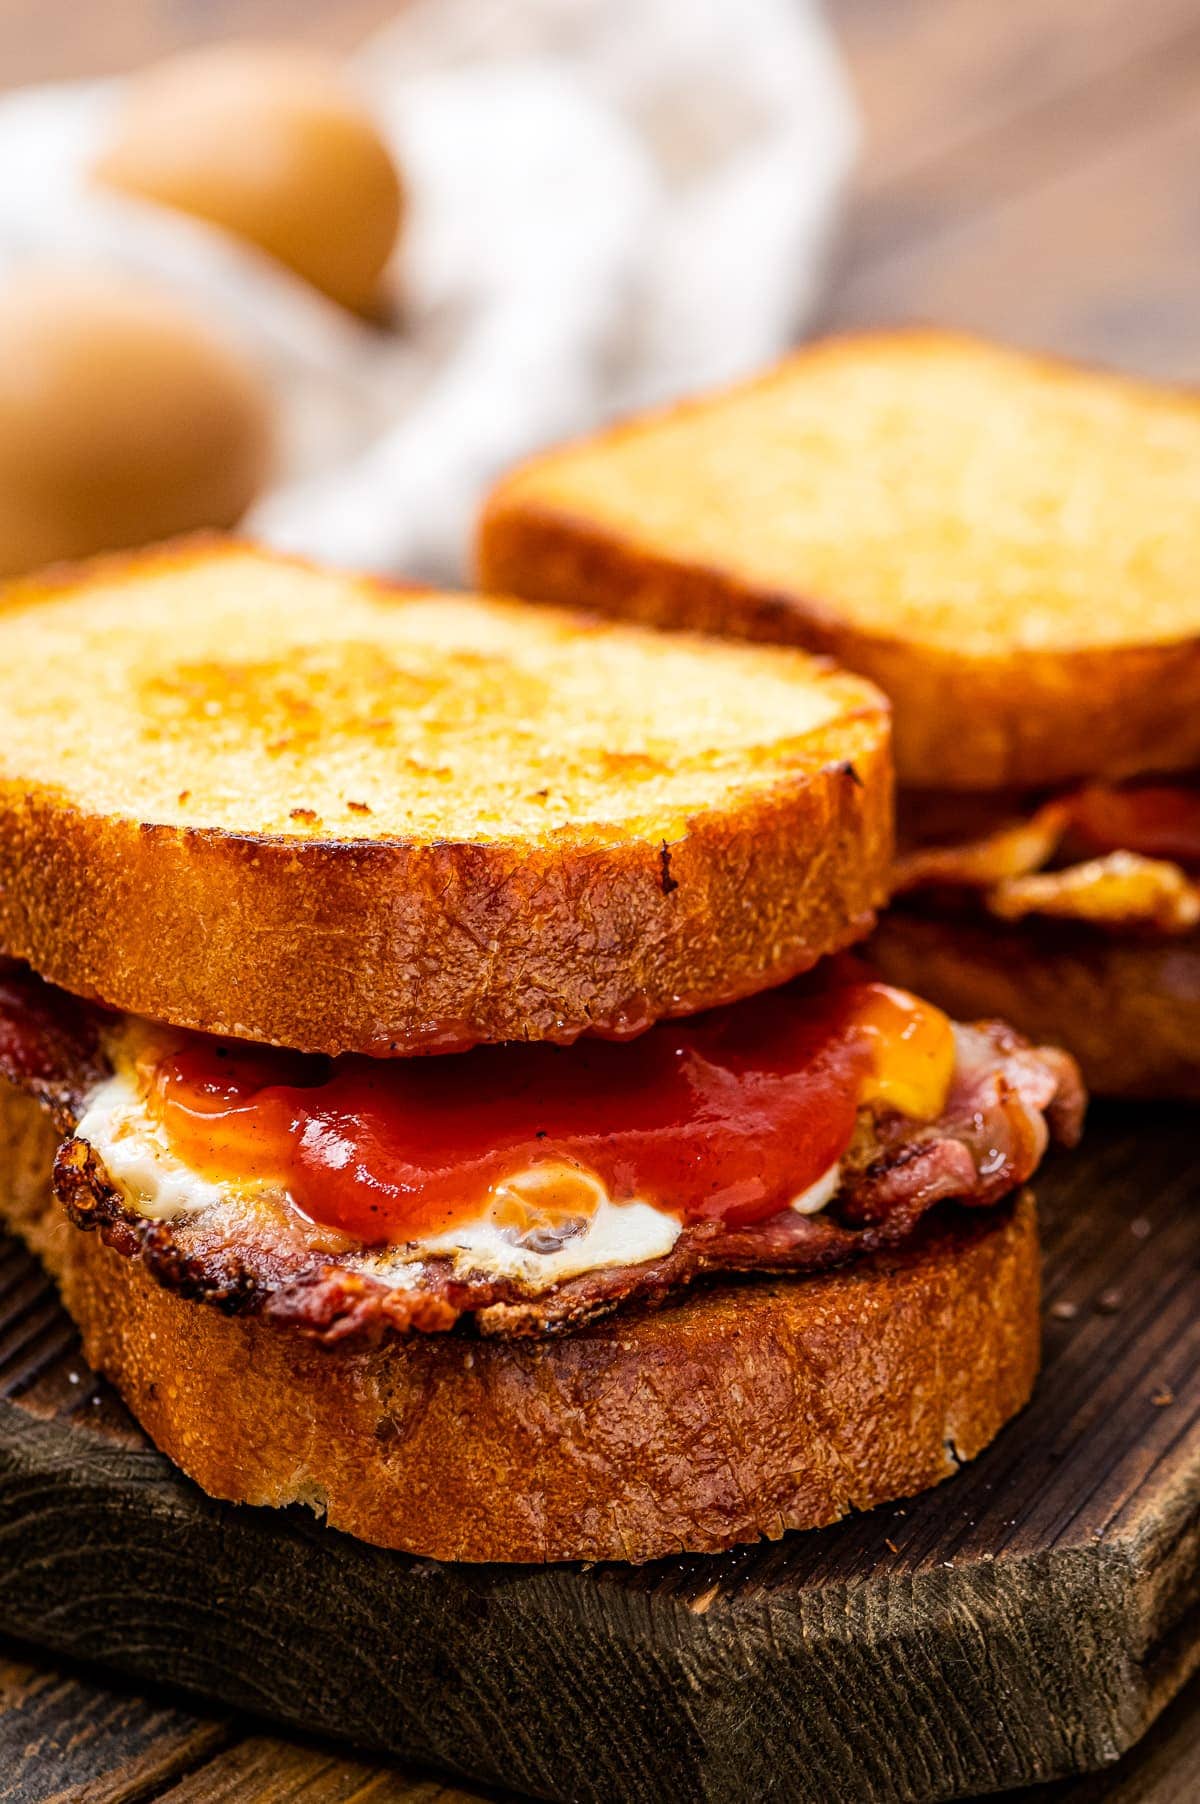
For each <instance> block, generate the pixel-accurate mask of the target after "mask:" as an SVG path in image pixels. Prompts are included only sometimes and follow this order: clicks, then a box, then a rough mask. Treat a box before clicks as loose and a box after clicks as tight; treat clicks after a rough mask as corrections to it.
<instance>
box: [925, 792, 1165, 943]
mask: <svg viewBox="0 0 1200 1804" xmlns="http://www.w3.org/2000/svg"><path fill="white" fill-rule="evenodd" d="M956 799H957V802H958V808H957V810H956V812H957V814H958V816H959V819H958V822H957V831H956V832H952V833H951V834H950V835H949V836H948V837H947V836H944V834H942V833H938V832H937V831H936V830H935V832H934V834H933V836H932V837H931V838H929V839H925V838H924V835H923V833H922V832H921V828H922V826H923V823H922V820H921V814H922V801H921V798H920V796H910V797H909V798H908V801H907V803H906V809H905V812H906V814H907V817H908V818H907V821H905V820H902V823H901V851H900V854H899V856H898V857H897V860H896V864H895V867H894V871H893V879H892V893H893V895H894V896H895V897H898V898H905V897H910V896H917V897H919V896H920V895H921V894H922V893H928V892H934V893H937V892H940V891H946V890H951V891H954V890H959V891H963V892H967V893H973V894H975V895H976V896H978V898H979V902H980V904H981V905H982V907H983V908H984V909H985V910H986V911H987V912H988V913H989V914H992V915H995V916H996V917H997V918H998V919H1000V920H1005V921H1020V920H1024V919H1026V918H1027V917H1028V916H1030V915H1040V916H1045V917H1049V918H1056V919H1059V920H1068V921H1078V922H1081V923H1084V924H1087V925H1089V926H1094V927H1098V928H1100V929H1102V930H1106V931H1109V932H1114V933H1120V932H1125V931H1130V930H1133V931H1137V932H1141V933H1146V934H1151V935H1163V936H1176V935H1180V934H1186V933H1190V932H1191V931H1192V930H1193V928H1195V927H1196V926H1197V925H1198V924H1200V881H1197V880H1196V879H1195V878H1194V877H1192V876H1191V875H1189V873H1188V871H1187V870H1185V869H1184V868H1183V866H1182V864H1181V863H1180V862H1179V861H1178V860H1179V859H1180V858H1181V857H1182V849H1183V848H1184V847H1185V846H1186V847H1190V846H1191V844H1192V841H1193V839H1196V837H1197V835H1198V834H1200V788H1198V787H1197V785H1196V784H1195V782H1194V781H1193V782H1192V783H1188V784H1185V783H1183V782H1179V783H1177V784H1175V785H1172V784H1169V783H1162V784H1155V785H1150V786H1144V787H1141V788H1139V787H1138V786H1137V785H1134V786H1132V787H1130V788H1129V789H1127V790H1122V789H1120V788H1113V787H1111V786H1106V785H1103V784H1091V785H1088V786H1087V787H1085V788H1082V789H1079V790H1075V791H1072V792H1070V793H1067V794H1064V795H1060V796H1055V797H1053V798H1052V799H1051V800H1050V801H1048V802H1043V803H1042V804H1041V805H1040V806H1038V807H1034V808H1033V809H1032V811H1025V812H1022V810H1021V808H1020V805H1019V803H1018V802H1015V801H1014V802H1013V803H1012V804H1011V808H1010V810H1009V811H1008V812H1005V811H1004V810H1003V809H1001V811H1000V812H999V813H997V801H996V800H995V799H992V798H979V799H978V803H977V806H978V813H979V816H980V824H979V825H978V826H977V827H976V828H975V829H974V830H970V829H968V831H966V833H964V832H963V829H964V827H966V826H967V820H966V817H965V814H964V806H963V805H964V798H962V797H959V798H956ZM926 802H927V804H928V805H929V806H931V807H932V810H933V816H934V822H935V823H936V821H937V817H938V814H939V813H941V814H944V813H945V798H943V797H938V796H934V797H932V798H930V797H927V798H926ZM1139 803H1141V804H1147V805H1148V804H1151V803H1152V804H1153V809H1154V815H1153V818H1151V819H1150V820H1149V821H1148V822H1146V823H1143V828H1144V830H1143V831H1142V832H1141V833H1140V834H1139V832H1138V831H1137V829H1138V825H1139V823H1138V808H1139ZM1172 803H1174V805H1175V807H1176V808H1177V810H1178V813H1179V821H1178V836H1177V837H1178V844H1177V845H1173V846H1172V847H1171V848H1170V850H1169V852H1168V853H1167V854H1166V855H1163V854H1160V853H1158V852H1156V851H1148V850H1146V849H1145V848H1146V847H1147V846H1152V845H1153V841H1154V831H1157V832H1158V833H1160V834H1161V833H1162V832H1163V831H1164V817H1168V816H1169V811H1170V807H1171V805H1172ZM914 829H916V834H915V839H916V843H913V840H914V831H913V830H914ZM1122 829H1128V830H1129V837H1130V838H1131V839H1133V840H1138V839H1139V838H1140V840H1141V842H1142V843H1141V844H1140V845H1133V846H1131V847H1128V848H1126V847H1124V846H1122V845H1120V844H1119V843H1115V844H1110V843H1109V841H1110V839H1113V838H1115V839H1116V840H1117V841H1119V840H1120V837H1121V832H1122ZM1064 842H1068V845H1070V844H1071V843H1072V842H1074V845H1075V851H1074V852H1073V853H1071V854H1070V855H1069V856H1068V857H1067V859H1066V861H1065V862H1064V863H1061V864H1059V865H1058V866H1057V867H1053V868H1050V869H1047V868H1046V867H1047V866H1052V861H1053V860H1055V858H1056V857H1057V858H1059V859H1061V858H1062V852H1063V847H1064ZM1080 845H1082V846H1084V847H1086V848H1087V850H1088V851H1090V852H1092V853H1094V854H1095V855H1094V856H1083V857H1080V856H1078V855H1077V853H1078V847H1079V846H1080Z"/></svg>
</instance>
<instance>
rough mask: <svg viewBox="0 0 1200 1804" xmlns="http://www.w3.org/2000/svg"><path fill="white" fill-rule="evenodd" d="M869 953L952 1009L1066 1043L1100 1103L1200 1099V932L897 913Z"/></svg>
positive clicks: (897, 979)
mask: <svg viewBox="0 0 1200 1804" xmlns="http://www.w3.org/2000/svg"><path fill="white" fill-rule="evenodd" d="M865 950H866V953H867V956H868V957H869V958H870V959H871V960H872V962H873V963H874V964H876V965H877V966H878V967H879V969H880V971H882V973H883V975H884V976H885V977H887V978H888V979H889V980H890V981H891V982H892V983H898V984H904V983H910V984H919V985H920V988H921V993H922V994H923V995H925V996H928V998H929V999H930V1001H932V1002H936V1003H938V1004H940V1006H941V1007H942V1008H945V1009H948V1010H950V1011H951V1012H952V1013H955V1014H958V1015H960V1016H962V1017H964V1018H966V1019H968V1020H969V1019H971V1018H972V1017H973V1016H975V1015H993V1014H994V1015H1000V1016H1002V1017H1003V1018H1004V1019H1005V1020H1006V1021H1011V1022H1012V1024H1013V1025H1014V1026H1015V1027H1017V1028H1019V1029H1020V1030H1021V1032H1022V1033H1025V1034H1029V1035H1031V1036H1032V1037H1033V1038H1035V1039H1037V1040H1048V1041H1052V1042H1053V1043H1054V1044H1056V1045H1058V1046H1065V1047H1066V1048H1067V1050H1068V1052H1071V1053H1073V1054H1074V1055H1075V1057H1076V1059H1078V1061H1079V1064H1080V1066H1081V1068H1082V1070H1083V1075H1084V1080H1085V1082H1086V1083H1087V1086H1088V1088H1089V1090H1093V1091H1095V1093H1096V1094H1097V1095H1098V1096H1142V1097H1147V1096H1177V1097H1194V1098H1196V1099H1200V931H1198V932H1193V933H1191V934H1188V935H1185V936H1184V937H1182V938H1179V939H1161V938H1138V937H1134V936H1132V935H1120V934H1113V933H1106V932H1099V931H1089V929H1088V928H1086V927H1081V926H1080V925H1079V924H1078V923H1077V922H1056V921H1021V922H1019V923H1018V924H1017V925H1015V926H1007V925H1005V924H1004V923H1002V922H999V921H990V920H976V919H973V918H972V919H960V918H951V917H947V916H946V915H932V914H923V913H920V912H917V911H913V912H911V913H910V912H909V911H908V910H907V909H900V908H896V909H891V910H889V911H888V913H887V914H885V915H884V916H883V917H882V918H881V920H880V922H879V925H878V927H877V929H876V931H875V933H874V935H873V936H872V938H871V940H870V941H869V942H868V944H867V947H866V948H865Z"/></svg>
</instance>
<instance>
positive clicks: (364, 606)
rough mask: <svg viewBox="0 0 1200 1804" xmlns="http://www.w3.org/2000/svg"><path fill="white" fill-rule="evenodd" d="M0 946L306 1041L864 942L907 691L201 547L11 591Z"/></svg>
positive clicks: (710, 978) (666, 988) (469, 1029)
mask: <svg viewBox="0 0 1200 1804" xmlns="http://www.w3.org/2000/svg"><path fill="white" fill-rule="evenodd" d="M0 729H2V730H0V953H7V954H10V955H13V956H16V957H20V958H25V959H27V960H28V961H29V962H30V963H31V964H32V965H33V966H34V967H35V969H37V970H38V971H40V972H41V973H42V974H43V975H44V976H47V977H49V978H51V979H52V980H53V981H55V982H57V983H60V984H62V985H64V986H65V987H66V988H68V989H71V990H73V991H75V992H77V993H80V994H84V995H88V996H95V997H98V998H99V999H100V1000H101V1001H103V1002H106V1003H109V1004H111V1005H113V1006H115V1007H118V1008H122V1009H127V1010H132V1011H134V1012H137V1013H139V1014H144V1015H148V1016H152V1017H155V1018H157V1019H161V1020H165V1021H169V1022H172V1023H174V1024H177V1025H181V1026H188V1027H198V1028H205V1029H210V1030H212V1031H217V1032H222V1033H234V1034H240V1035H243V1036H245V1037H247V1038H251V1039H260V1040H267V1041H275V1042H278V1043H282V1044H285V1045H290V1046H293V1047H297V1048H300V1049H303V1050H317V1051H326V1052H338V1051H343V1050H347V1049H354V1050H359V1051H366V1052H374V1053H396V1052H412V1051H422V1050H429V1049H435V1048H445V1047H452V1046H459V1045H465V1044H468V1043H471V1042H474V1041H486V1040H502V1039H537V1038H550V1039H560V1040H564V1041H566V1040H570V1039H572V1038H574V1037H575V1036H576V1035H577V1034H579V1033H580V1032H583V1031H586V1030H587V1029H589V1028H593V1029H596V1030H597V1031H602V1032H609V1033H622V1032H627V1031H633V1030H635V1029H637V1028H639V1027H642V1026H645V1025H646V1024H647V1023H648V1022H649V1021H651V1020H654V1019H656V1018H658V1017H659V1016H661V1015H664V1014H670V1013H685V1012H688V1011H690V1010H692V1009H695V1008H699V1007H704V1006H707V1005H709V1004H712V1003H715V1002H717V1001H721V1000H725V999H727V998H732V997H735V996H738V995H741V994H744V993H748V992H752V991H754V990H756V989H759V988H762V987H764V986H766V985H769V984H772V983H776V982H779V981H782V980H783V979H785V978H787V977H788V976H790V975H792V974H793V973H795V972H797V971H799V970H803V969H805V968H806V967H807V966H809V965H811V964H812V963H813V962H814V961H815V960H816V959H817V958H819V957H820V956H822V955H823V954H824V953H826V952H829V951H831V950H833V949H835V948H836V947H839V946H842V945H844V944H846V943H847V942H849V941H852V940H854V939H856V938H857V937H859V936H860V935H861V934H862V933H863V932H864V931H865V930H866V928H867V927H868V925H869V922H870V916H871V911H872V909H873V908H874V907H875V906H876V904H877V903H878V902H879V900H880V899H881V895H882V891H883V887H884V883H885V879H886V869H887V864H888V859H889V854H890V751H889V731H888V718H887V706H886V703H885V702H884V701H883V698H882V697H881V696H880V695H879V694H878V692H877V691H875V690H874V689H872V688H871V687H870V685H869V684H866V683H864V682H862V681H861V680H860V679H858V678H855V677H851V676H847V675H845V674H844V673H841V672H838V671H835V670H832V669H831V668H830V667H828V665H827V664H825V663H823V662H820V661H817V660H814V659H812V658H810V657H807V656H805V655H804V654H802V653H799V652H792V651H786V650H780V649H774V648H758V647H740V648H735V647H730V646H721V645H718V644H715V643H713V642H711V641H704V640H697V639H690V638H680V639H678V640H671V639H667V638H665V637H664V636H662V635H659V634H653V633H646V632H644V631H640V630H638V629H637V628H622V627H613V626H608V625H602V624H600V623H597V622H596V621H594V620H590V621H589V620H584V619H581V618H578V617H571V616H568V615H563V614H557V613H551V612H549V611H546V610H541V609H533V608H529V607H525V606H522V605H520V604H513V603H506V602H501V601H495V600H483V599H478V598H471V597H467V596H456V595H435V594H430V593H425V592H419V591H403V590H399V589H396V588H389V587H387V586H385V585H383V584H380V583H375V582H371V581H369V580H366V579H360V578H355V577H350V576H345V575H339V574H335V573H332V572H327V571H321V570H318V569H315V568H313V567H310V566H306V565H303V564H300V563H297V562H294V561H291V560H287V559H283V558H278V557H273V556H270V555H268V554H266V553H263V552H258V551H254V550H252V549H249V548H247V547H244V546H239V545H233V544H227V543H222V542H199V543H198V542H195V541H192V542H188V543H184V544H181V545H177V546H174V547H167V548H164V549H161V550H159V551H156V552H151V553H146V554H141V555H139V556H135V557H132V558H128V559H122V560H106V561H101V562H98V563H96V564H93V565H88V566H81V567H80V568H79V569H78V570H75V571H71V572H67V573H66V574H65V575H61V576H57V575H56V576H53V577H51V578H49V579H46V580H45V581H41V582H39V581H36V580H35V581H33V582H29V583H25V584H21V585H18V586H16V587H14V588H12V589H10V590H9V591H7V592H6V593H5V594H4V595H3V596H2V597H0Z"/></svg>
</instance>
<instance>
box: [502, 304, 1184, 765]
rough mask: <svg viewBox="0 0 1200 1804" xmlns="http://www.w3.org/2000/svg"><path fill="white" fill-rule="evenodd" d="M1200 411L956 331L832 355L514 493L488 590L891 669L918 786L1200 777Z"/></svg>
mask: <svg viewBox="0 0 1200 1804" xmlns="http://www.w3.org/2000/svg"><path fill="white" fill-rule="evenodd" d="M1197 495H1200V404H1198V403H1197V401H1196V398H1195V397H1194V396H1193V395H1191V394H1185V393H1183V392H1173V391H1171V390H1169V389H1164V388H1158V387H1154V386H1151V385H1150V384H1148V383H1143V382H1135V381H1131V380H1128V379H1126V378H1123V377H1119V376H1115V375H1110V374H1100V373H1096V372H1092V371H1087V370H1083V369H1078V368H1075V367H1072V366H1070V365H1068V364H1065V363H1058V362H1053V361H1051V360H1049V359H1046V358H1037V357H1030V356H1025V355H1022V354H1021V353H1019V352H1016V351H1010V350H1003V349H999V348H995V347H992V346H989V345H986V344H982V343H977V342H974V341H972V340H970V339H966V338H961V337H957V336H952V335H949V334H947V333H943V332H931V331H912V332H888V333H878V334H869V335H865V336H861V337H851V338H844V339H833V340H830V341H828V342H826V343H821V344H816V345H814V346H812V347H810V348H809V349H806V350H804V351H802V352H800V353H799V354H798V355H797V356H794V357H792V358H791V359H790V360H788V361H787V362H785V363H783V364H781V365H779V367H778V368H777V369H774V370H772V371H770V372H768V373H767V374H766V375H764V376H763V377H761V378H760V379H759V380H757V381H754V382H752V383H750V384H748V385H745V386H742V387H740V388H737V389H734V390H731V391H729V392H728V393H724V394H719V395H715V396H713V397H711V398H710V399H701V400H699V401H696V402H692V403H689V404H686V405H684V406H681V407H676V408H674V409H671V410H669V411H667V412H664V413H659V414H657V415H654V416H652V417H648V418H646V419H644V420H640V421H639V420H634V421H631V422H629V423H628V424H625V425H622V426H618V427H616V428H615V429H613V430H610V431H608V432H605V433H603V434H601V435H600V436H599V437H597V438H594V439H592V440H591V441H589V442H587V443H583V444H579V445H575V446H568V447H566V448H565V449H563V450H560V451H557V452H551V453H550V454H549V455H548V456H543V457H541V458H539V459H538V460H536V461H535V462H533V463H530V464H528V465H526V466H525V467H524V468H521V469H518V470H517V471H516V472H515V473H513V474H512V475H510V476H509V477H508V478H506V479H505V480H504V481H502V482H501V484H500V485H499V487H498V488H497V489H496V491H495V493H494V494H493V495H492V497H491V500H490V501H489V503H488V505H487V508H486V511H485V514H484V517H483V521H482V526H481V530H480V536H479V550H478V567H479V575H480V579H481V581H482V582H483V583H484V584H485V585H486V586H488V587H492V588H499V589H503V590H505V591H506V592H510V593H513V594H520V595H525V596H529V597H531V598H534V599H536V600H541V601H558V602H571V603H573V604H575V605H580V606H586V607H589V608H595V609H597V610H599V611H602V612H604V613H607V614H617V615H626V616H630V617H634V618H637V619H641V620H645V621H649V622H652V623H654V624H656V625H660V626H675V627H679V626H683V627H692V628H702V629H707V630H710V631H715V632H719V633H725V634H730V635H735V636H739V637H746V638H751V639H759V640H762V639H776V640H786V641H790V642H794V643H797V644H801V645H805V646H808V647H810V648H812V649H814V650H817V651H824V652H829V653H832V654H833V655H834V656H835V657H836V658H838V660H839V661H840V662H842V663H844V664H845V665H846V666H847V667H848V668H850V669H852V670H858V671H861V672H862V673H863V674H864V675H867V676H869V677H871V678H873V679H874V681H876V682H877V683H879V684H880V686H881V687H882V688H883V689H884V690H885V691H886V692H887V693H888V694H889V695H890V696H891V698H892V701H893V704H894V706H895V713H896V766H897V774H898V777H899V780H900V781H901V782H902V783H911V784H924V785H933V786H936V787H938V788H946V787H957V788H965V789H980V788H992V787H996V786H1000V785H1004V784H1008V785H1014V786H1025V785H1037V786H1042V785H1045V784H1051V783H1057V782H1061V781H1069V780H1073V779H1075V778H1079V777H1085V776H1094V775H1105V776H1121V775H1125V774H1128V773H1133V772H1137V771H1140V770H1146V769H1155V770H1166V769H1182V768H1186V767H1188V766H1191V765H1194V764H1197V763H1200V582H1198V581H1197V577H1196V572H1197V568H1198V567H1200V507H1198V506H1197Z"/></svg>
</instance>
